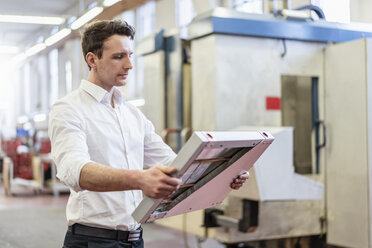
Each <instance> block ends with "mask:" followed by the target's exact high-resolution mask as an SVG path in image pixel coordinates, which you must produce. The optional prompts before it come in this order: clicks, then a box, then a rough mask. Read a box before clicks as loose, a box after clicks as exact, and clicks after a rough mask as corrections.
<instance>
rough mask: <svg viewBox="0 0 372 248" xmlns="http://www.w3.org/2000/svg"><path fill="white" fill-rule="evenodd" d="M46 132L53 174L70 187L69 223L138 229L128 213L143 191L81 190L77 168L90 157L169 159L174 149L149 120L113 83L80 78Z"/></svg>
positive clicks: (127, 162) (122, 161)
mask: <svg viewBox="0 0 372 248" xmlns="http://www.w3.org/2000/svg"><path fill="white" fill-rule="evenodd" d="M111 97H113V101H114V105H115V107H114V108H113V107H112V106H111V104H110V101H111ZM48 132H49V137H50V140H51V143H52V156H53V159H54V161H55V163H56V166H57V177H58V178H59V179H60V180H61V181H62V182H63V183H65V184H66V185H68V186H69V187H70V191H71V193H70V198H69V200H68V203H67V208H66V215H67V221H68V225H69V226H70V225H72V224H74V223H80V224H85V225H89V226H96V227H103V228H109V229H115V230H133V229H136V228H137V227H138V223H137V222H136V221H135V220H134V219H133V217H132V215H131V214H132V212H133V211H134V209H135V208H136V207H137V206H138V204H139V203H140V202H141V200H142V192H141V191H140V190H127V191H114V192H92V191H88V190H82V189H81V188H80V185H79V178H80V171H81V169H82V167H83V166H84V165H85V164H87V163H88V162H96V163H100V164H103V165H106V166H110V167H113V168H120V169H127V170H142V169H143V167H144V165H145V166H148V167H151V166H155V165H169V164H170V163H171V162H172V161H173V159H174V158H175V156H176V155H175V153H174V152H173V151H172V150H171V149H170V148H169V147H168V146H167V145H166V144H165V143H164V142H163V141H162V139H161V138H160V137H159V136H158V135H157V134H156V133H155V132H154V127H153V125H152V123H151V122H150V121H149V120H148V119H146V117H145V116H144V115H143V114H142V113H141V112H140V111H139V110H138V109H137V108H136V107H134V106H132V105H131V104H129V103H126V102H125V101H124V98H123V96H122V94H121V92H120V91H119V90H118V89H117V88H115V87H113V89H112V90H111V92H107V91H106V90H104V89H103V88H101V87H99V86H97V85H95V84H93V83H91V82H89V81H86V80H82V82H81V84H80V88H79V89H77V90H75V91H73V92H71V93H70V94H68V95H67V96H65V97H63V98H62V99H60V100H58V101H57V102H56V103H55V104H54V106H53V108H52V110H51V112H50V116H49V130H48Z"/></svg>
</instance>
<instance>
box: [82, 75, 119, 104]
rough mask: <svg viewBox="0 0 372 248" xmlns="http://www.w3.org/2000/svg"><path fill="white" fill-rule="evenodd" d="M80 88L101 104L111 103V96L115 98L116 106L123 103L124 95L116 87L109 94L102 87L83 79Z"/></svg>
mask: <svg viewBox="0 0 372 248" xmlns="http://www.w3.org/2000/svg"><path fill="white" fill-rule="evenodd" d="M80 88H81V89H83V90H84V91H86V92H87V93H88V94H90V95H91V96H92V97H94V99H96V100H97V101H98V102H100V103H110V100H111V96H113V97H114V103H115V105H117V104H120V103H121V102H122V101H123V95H122V93H121V92H120V90H119V89H117V88H116V87H112V89H111V91H110V92H108V91H106V90H105V89H103V88H101V87H100V86H98V85H96V84H94V83H92V82H89V81H88V80H85V79H83V80H81V84H80Z"/></svg>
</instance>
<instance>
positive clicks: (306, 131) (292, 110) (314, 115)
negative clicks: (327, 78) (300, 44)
mask: <svg viewBox="0 0 372 248" xmlns="http://www.w3.org/2000/svg"><path fill="white" fill-rule="evenodd" d="M281 95H282V104H281V115H282V116H281V119H282V125H283V126H292V127H294V141H293V142H294V158H293V161H294V166H295V171H296V173H300V174H312V173H316V174H318V173H319V151H320V149H321V148H323V147H324V146H325V141H326V139H325V137H323V136H322V137H320V134H325V125H324V123H323V122H322V121H320V120H319V107H318V77H310V76H293V75H283V76H282V84H281ZM321 127H322V130H320V128H321ZM320 131H322V132H320ZM313 137H314V138H313Z"/></svg>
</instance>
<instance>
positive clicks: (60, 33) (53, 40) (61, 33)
mask: <svg viewBox="0 0 372 248" xmlns="http://www.w3.org/2000/svg"><path fill="white" fill-rule="evenodd" d="M70 33H71V29H69V28H64V29H62V30H60V31H58V32H57V33H55V34H53V35H52V36H50V37H49V38H47V39H46V40H45V45H47V46H51V45H53V44H55V43H57V42H58V41H60V40H62V39H63V38H65V37H66V36H67V35H69V34H70Z"/></svg>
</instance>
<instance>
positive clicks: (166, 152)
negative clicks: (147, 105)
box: [143, 116, 177, 167]
mask: <svg viewBox="0 0 372 248" xmlns="http://www.w3.org/2000/svg"><path fill="white" fill-rule="evenodd" d="M143 118H144V124H145V140H144V165H145V166H147V167H152V166H156V165H170V164H171V163H172V162H173V160H174V159H175V158H176V156H177V155H176V154H175V153H174V152H173V150H172V149H171V148H170V147H169V146H168V145H167V144H165V143H164V141H163V139H162V138H161V137H160V136H159V135H158V134H156V133H155V128H154V125H153V124H152V123H151V122H150V121H149V120H148V119H147V118H146V117H145V116H143Z"/></svg>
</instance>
